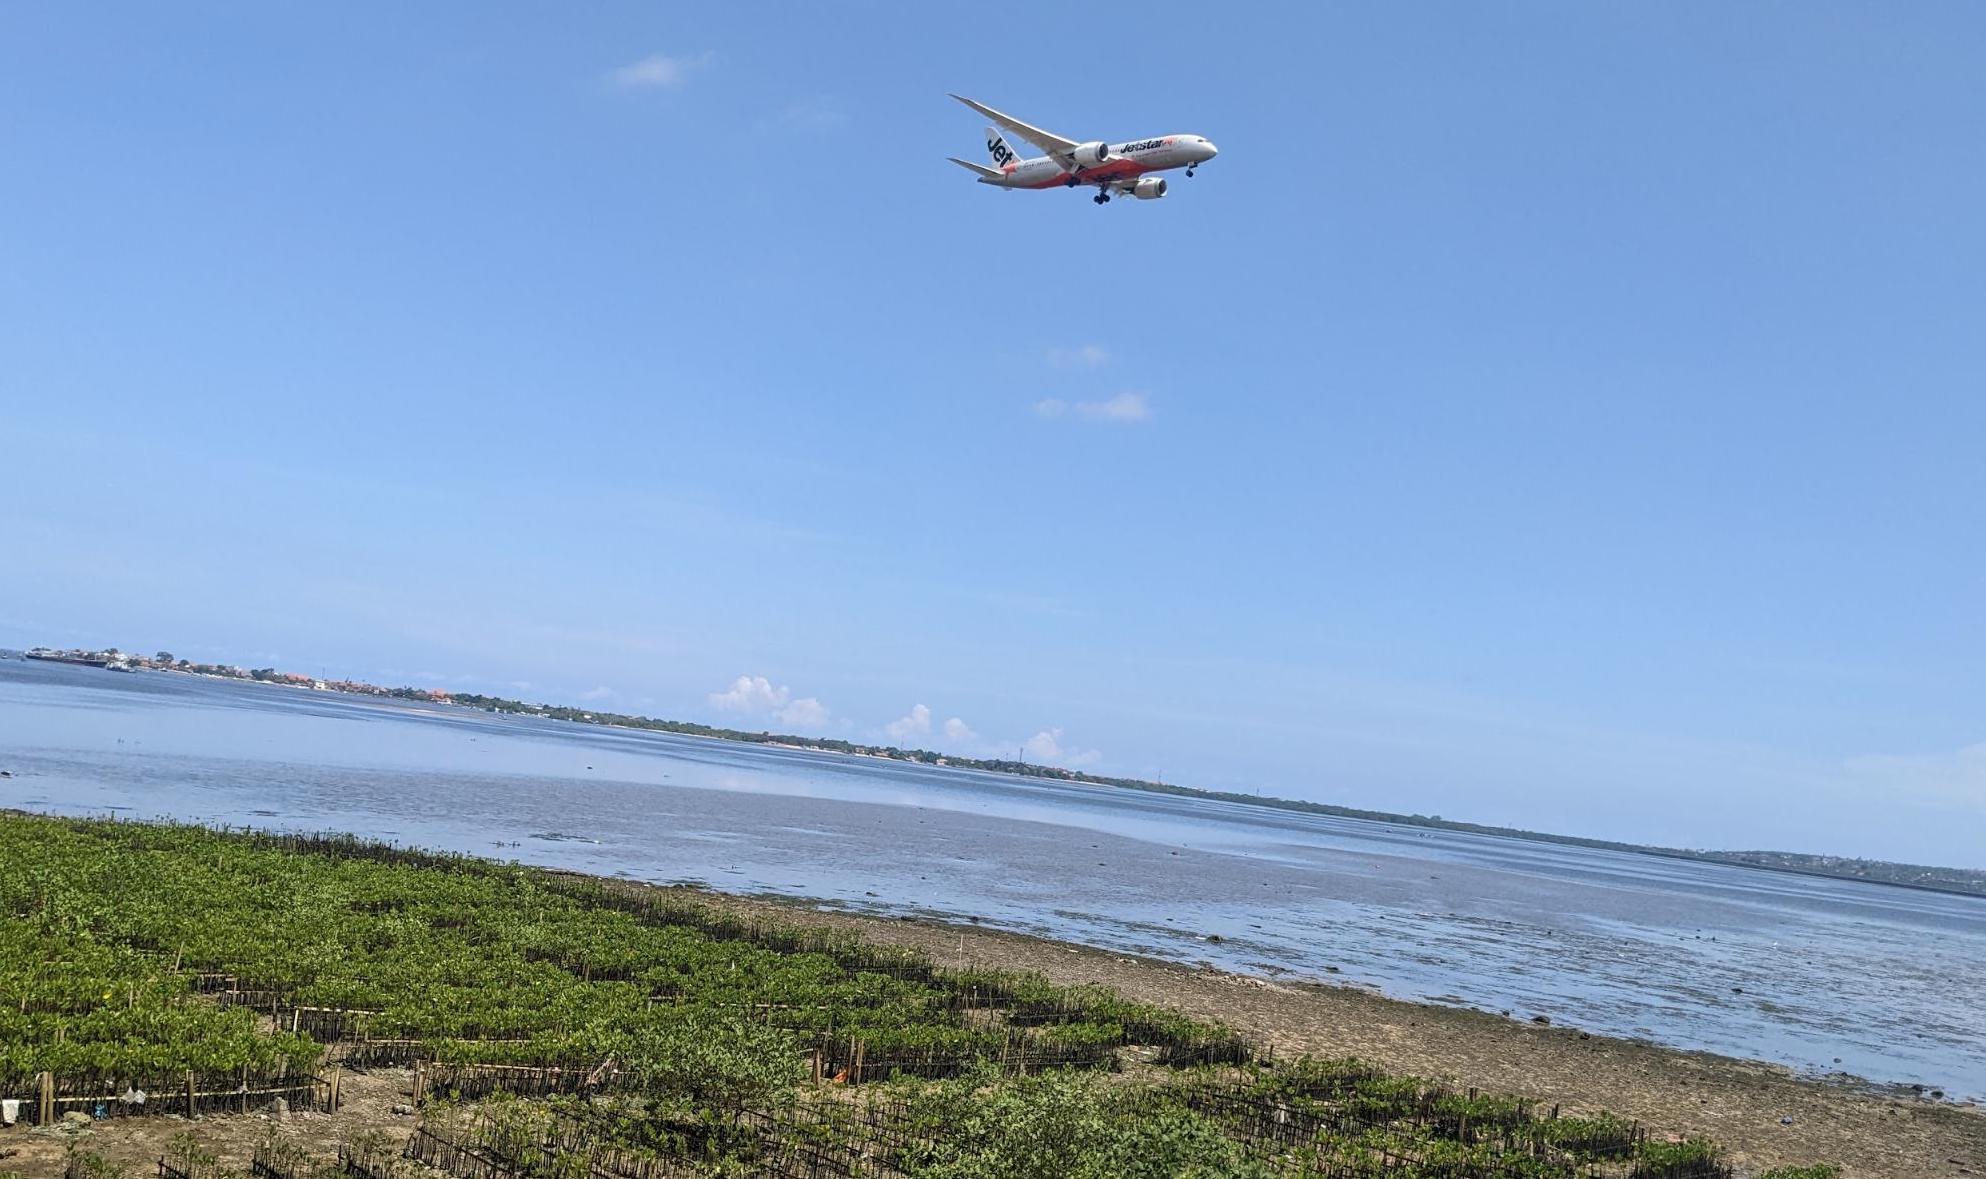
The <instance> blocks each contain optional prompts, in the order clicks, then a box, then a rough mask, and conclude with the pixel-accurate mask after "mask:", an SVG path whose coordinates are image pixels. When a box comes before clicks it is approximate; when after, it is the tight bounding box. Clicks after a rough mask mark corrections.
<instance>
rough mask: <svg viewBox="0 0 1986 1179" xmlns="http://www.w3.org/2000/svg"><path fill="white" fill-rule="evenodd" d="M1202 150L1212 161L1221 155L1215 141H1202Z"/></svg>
mask: <svg viewBox="0 0 1986 1179" xmlns="http://www.w3.org/2000/svg"><path fill="white" fill-rule="evenodd" d="M1200 150H1201V151H1204V152H1206V153H1207V157H1206V158H1207V159H1210V160H1211V159H1213V158H1214V157H1215V156H1217V155H1219V154H1221V149H1220V148H1218V147H1215V146H1214V141H1213V140H1211V139H1202V140H1201V141H1200Z"/></svg>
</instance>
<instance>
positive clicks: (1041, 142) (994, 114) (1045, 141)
mask: <svg viewBox="0 0 1986 1179" xmlns="http://www.w3.org/2000/svg"><path fill="white" fill-rule="evenodd" d="M951 97H953V98H956V99H958V100H959V101H960V102H962V103H964V104H966V105H967V106H969V107H971V108H972V109H973V110H976V111H978V112H979V113H980V114H982V115H985V116H986V117H987V118H989V119H991V120H993V121H994V122H995V123H998V124H999V125H1000V126H1002V127H1004V128H1006V129H1007V130H1008V131H1011V132H1012V133H1014V134H1015V135H1017V136H1019V137H1020V138H1022V139H1025V140H1027V141H1028V142H1029V143H1032V144H1033V145H1035V146H1036V147H1038V148H1040V149H1041V150H1042V151H1044V152H1047V153H1048V154H1049V155H1051V156H1055V157H1057V158H1058V159H1059V158H1060V157H1063V156H1066V155H1068V154H1069V153H1070V152H1072V151H1075V150H1076V148H1078V147H1080V146H1081V145H1080V144H1078V143H1077V142H1076V141H1075V140H1073V139H1064V138H1062V137H1061V136H1060V135H1055V134H1052V133H1050V132H1047V131H1043V130H1042V129H1041V128H1039V127H1036V126H1032V125H1030V124H1028V123H1023V122H1021V121H1020V120H1019V119H1016V118H1014V117H1012V116H1011V115H1003V114H1001V113H1000V112H999V111H996V110H994V109H993V108H992V107H990V106H987V105H985V104H984V103H978V102H974V101H973V100H971V99H970V98H966V97H965V96H963V95H959V94H954V95H951Z"/></svg>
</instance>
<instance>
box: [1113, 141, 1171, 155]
mask: <svg viewBox="0 0 1986 1179" xmlns="http://www.w3.org/2000/svg"><path fill="white" fill-rule="evenodd" d="M1164 146H1165V140H1163V139H1147V140H1144V141H1143V142H1140V143H1127V144H1125V145H1124V146H1123V147H1120V148H1118V149H1117V150H1119V151H1125V152H1131V151H1150V150H1151V149H1153V148H1155V147H1164Z"/></svg>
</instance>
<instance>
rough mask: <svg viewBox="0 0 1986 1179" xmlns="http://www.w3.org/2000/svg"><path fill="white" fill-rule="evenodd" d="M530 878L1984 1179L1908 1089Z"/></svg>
mask: <svg viewBox="0 0 1986 1179" xmlns="http://www.w3.org/2000/svg"><path fill="white" fill-rule="evenodd" d="M538 870H539V871H545V872H550V873H552V874H555V875H563V876H569V877H578V878H585V879H591V880H599V881H603V882H605V883H607V884H608V885H609V886H610V887H614V888H619V889H625V890H629V891H632V892H650V891H653V892H661V893H665V894H669V895H672V896H675V897H679V898H681V899H684V900H695V901H698V902H700V903H702V904H705V905H709V906H711V907H714V908H717V909H720V910H723V911H727V912H731V913H735V914H737V915H739V916H741V917H752V918H757V919H759V920H765V921H773V922H778V923H782V924H788V925H796V926H801V927H811V928H833V929H840V930H845V931H848V932H852V933H855V934H857V935H859V936H861V937H862V938H863V939H864V940H866V941H871V942H875V943H879V944H885V945H901V946H906V947H908V948H911V949H915V950H919V951H922V952H923V953H925V954H927V955H928V956H930V957H931V958H932V959H933V960H935V961H938V962H941V963H963V964H964V965H966V966H984V967H996V968H999V969H1003V970H1021V971H1034V972H1037V973H1040V974H1043V975H1045V976H1046V977H1048V979H1049V980H1050V981H1052V982H1055V983H1058V984H1062V985H1076V984H1094V985H1101V986H1106V987H1109V988H1111V989H1113V990H1116V991H1118V992H1119V993H1121V994H1123V995H1125V996H1126V997H1127V998H1131V999H1135V1000H1139V1001H1143V1002H1150V1003H1155V1004H1158V1005H1161V1006H1165V1007H1168V1008H1172V1009H1174V1010H1178V1011H1182V1012H1184V1013H1185V1014H1187V1015H1190V1016H1193V1017H1195V1018H1200V1019H1205V1020H1209V1021H1212V1022H1217V1023H1221V1024H1225V1025H1227V1026H1229V1027H1232V1028H1233V1029H1234V1030H1236V1031H1238V1032H1240V1033H1242V1034H1243V1035H1246V1036H1248V1037H1250V1038H1251V1039H1254V1040H1256V1041H1258V1042H1260V1043H1264V1044H1267V1045H1269V1046H1270V1047H1271V1048H1272V1049H1273V1050H1274V1051H1275V1052H1276V1054H1277V1055H1279V1056H1280V1055H1284V1054H1288V1055H1299V1054H1309V1055H1314V1056H1322V1057H1343V1056H1357V1057H1359V1058H1360V1059H1362V1060H1365V1061H1366V1062H1368V1063H1370V1064H1373V1065H1375V1066H1378V1067H1380V1068H1382V1069H1385V1070H1387V1071H1389V1072H1396V1073H1408V1074H1413V1075H1417V1076H1422V1077H1428V1078H1440V1079H1444V1080H1448V1081H1452V1082H1454V1083H1455V1084H1457V1085H1459V1086H1464V1087H1467V1086H1475V1087H1480V1088H1482V1089H1485V1090H1490V1091H1495V1092H1503V1093H1510V1094H1514V1095H1517V1096H1523V1097H1530V1098H1534V1099H1537V1100H1538V1101H1540V1102H1543V1103H1546V1104H1554V1105H1562V1106H1563V1107H1564V1109H1565V1111H1566V1112H1567V1113H1596V1112H1599V1111H1601V1110H1610V1111H1612V1112H1614V1113H1616V1114H1619V1115H1621V1116H1623V1117H1629V1118H1633V1119H1636V1120H1638V1121H1640V1122H1642V1123H1643V1124H1644V1125H1647V1126H1649V1127H1651V1128H1652V1129H1653V1130H1654V1131H1655V1132H1657V1133H1660V1134H1673V1135H1676V1136H1680V1137H1688V1136H1692V1135H1703V1136H1706V1137H1709V1138H1712V1139H1714V1140H1715V1141H1716V1142H1717V1143H1718V1145H1719V1146H1720V1147H1722V1148H1724V1150H1725V1151H1726V1152H1727V1154H1728V1156H1729V1158H1730V1160H1731V1161H1732V1162H1734V1163H1736V1164H1739V1165H1740V1166H1742V1167H1744V1168H1749V1169H1752V1170H1755V1171H1763V1170H1767V1169H1770V1168H1772V1167H1778V1166H1790V1165H1801V1164H1807V1163H1812V1162H1814V1161H1817V1160H1824V1161H1828V1162H1833V1163H1837V1164H1839V1165H1840V1166H1841V1167H1842V1169H1843V1170H1842V1173H1843V1176H1844V1177H1845V1179H1861V1177H1866V1179H1917V1177H1931V1176H1936V1177H1939V1179H1944V1177H1949V1176H1961V1175H1986V1107H1981V1106H1979V1105H1977V1104H1967V1103H1964V1102H1957V1101H1948V1100H1937V1099H1932V1098H1930V1097H1928V1096H1923V1095H1919V1094H1916V1093H1913V1092H1912V1091H1911V1090H1910V1088H1909V1086H1905V1085H1896V1084H1893V1083H1884V1082H1877V1081H1870V1080H1867V1079H1865V1078H1861V1077H1849V1076H1846V1075H1842V1076H1829V1075H1813V1074H1808V1073H1803V1072H1800V1071H1798V1070H1796V1069H1794V1068H1792V1067H1790V1066H1786V1065H1781V1064H1775V1063H1771V1062H1766V1061H1756V1060H1744V1059H1740V1058H1737V1057H1729V1056H1721V1055H1718V1054H1716V1053H1713V1052H1707V1051H1700V1050H1693V1049H1685V1048H1672V1047H1667V1046H1663V1045H1660V1044H1655V1043H1651V1042H1647V1041H1640V1040H1629V1039H1622V1038H1618V1037H1611V1036H1604V1035H1600V1034H1597V1033H1590V1032H1584V1031H1581V1030H1580V1029H1578V1028H1576V1027H1570V1026H1563V1025H1551V1026H1544V1025H1538V1024H1534V1023H1529V1022H1521V1021H1518V1020H1515V1019H1511V1018H1506V1017H1504V1016H1502V1015H1499V1014H1496V1013H1494V1012H1490V1011H1483V1010H1479V1009H1475V1008H1470V1007H1465V1006H1450V1005H1447V1004H1440V1003H1426V1002H1415V1001H1413V1000H1409V999H1396V998H1392V997H1389V996H1387V995H1384V994H1381V993H1380V992H1378V991H1377V990H1376V989H1371V988H1368V987H1365V986H1360V985H1358V984H1355V983H1351V982H1336V981H1327V980H1322V979H1314V980H1297V979H1270V978H1264V977H1259V976H1256V975H1250V974H1243V973H1239V972H1235V971H1228V970H1221V969H1217V968H1213V967H1208V966H1197V965H1192V964H1188V963H1183V962H1175V961H1168V960H1164V959H1158V958H1151V957H1146V956H1142V955H1137V954H1131V953H1125V952H1120V951H1114V950H1108V949H1102V948H1099V947H1095V946H1088V945H1083V944H1081V943H1075V942H1065V941H1058V940H1055V939H1052V938H1046V937H1040V936H1037V935H1034V934H1026V933H1016V932H1010V931H1007V930H1002V929H997V928H992V927H987V926H982V925H977V924H971V923H967V922H957V921H948V920H942V919H938V918H934V917H928V916H912V915H902V916H883V915H877V914H868V913H859V912H851V911H849V910H847V909H845V908H840V907H837V906H835V905H834V903H833V902H823V901H818V900H810V899H806V898H797V897H788V896H783V895H764V894H740V893H726V892H720V891H717V890H715V889H710V888H704V887H700V886H694V885H685V884H647V883H643V882H640V881H634V880H628V879H625V878H615V877H600V876H596V875H593V874H590V873H585V872H579V871H573V870H567V869H550V868H546V869H538ZM1782 1118H1790V1119H1791V1121H1790V1122H1783V1121H1781V1119H1782Z"/></svg>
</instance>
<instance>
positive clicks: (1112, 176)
mask: <svg viewBox="0 0 1986 1179" xmlns="http://www.w3.org/2000/svg"><path fill="white" fill-rule="evenodd" d="M949 97H952V98H956V99H958V100H959V101H960V102H962V103H964V104H966V105H967V106H969V107H971V108H972V109H973V110H976V111H978V112H979V113H980V114H982V115H985V116H986V117H987V118H989V119H991V120H993V121H994V122H995V123H996V124H998V125H999V126H1001V127H1005V128H1006V129H1007V130H1008V131H1011V132H1012V133H1013V134H1014V135H1015V136H1017V137H1018V138H1021V139H1025V140H1027V141H1028V142H1029V143H1032V144H1033V145H1035V146H1036V147H1038V148H1040V149H1041V150H1042V151H1045V152H1047V153H1048V154H1047V155H1045V156H1037V157H1035V158H1034V159H1031V160H1023V159H1021V158H1020V157H1019V156H1017V155H1015V154H1014V150H1013V149H1012V148H1010V147H1008V146H1007V141H1006V139H1005V138H1004V137H1002V136H1001V134H1000V132H999V131H997V130H995V129H994V128H992V127H988V128H987V129H986V150H987V151H988V152H990V153H991V154H992V156H993V166H992V167H990V168H989V167H987V166H986V165H984V164H974V163H971V162H969V161H966V160H961V159H959V158H958V157H957V156H947V157H946V158H947V159H949V160H951V162H952V163H954V164H957V165H958V166H959V167H961V168H964V169H965V170H966V171H968V172H971V173H973V174H975V175H976V176H978V177H979V182H980V183H981V184H991V185H993V186H994V187H996V188H1004V189H1007V190H1008V191H1009V192H1011V191H1013V190H1014V189H1017V188H1075V187H1077V186H1079V185H1084V184H1093V185H1095V186H1096V190H1097V191H1096V196H1094V197H1092V198H1090V199H1092V200H1094V201H1095V202H1096V203H1097V204H1099V205H1105V204H1109V203H1110V197H1111V194H1112V193H1116V194H1117V195H1119V196H1131V197H1136V198H1137V199H1138V200H1141V201H1151V200H1157V199H1158V198H1159V197H1162V196H1164V195H1165V190H1166V184H1165V177H1163V176H1153V175H1151V173H1153V172H1166V171H1170V170H1171V169H1173V168H1185V169H1186V174H1187V175H1188V176H1191V175H1192V174H1193V169H1195V168H1197V167H1199V166H1200V165H1201V164H1204V163H1206V162H1207V161H1208V160H1211V159H1213V158H1214V157H1215V156H1217V155H1219V154H1220V149H1219V148H1216V147H1215V146H1214V144H1213V141H1212V140H1210V139H1208V138H1207V137H1206V136H1204V135H1159V136H1154V137H1153V138H1151V139H1134V140H1131V141H1130V142H1129V143H1104V142H1103V141H1101V140H1091V141H1090V142H1088V143H1078V142H1077V141H1076V140H1073V139H1064V138H1062V137H1061V136H1060V135H1056V134H1053V133H1051V132H1048V131H1043V130H1042V129H1041V128H1039V127H1035V126H1032V125H1030V124H1027V123H1023V122H1021V121H1020V120H1019V119H1016V118H1014V117H1012V116H1011V115H1003V114H1001V113H1000V112H999V111H996V110H994V109H993V108H992V107H990V106H986V105H984V104H982V103H977V102H974V101H973V100H972V99H970V98H966V97H964V96H962V95H958V94H953V95H950V96H949Z"/></svg>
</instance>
